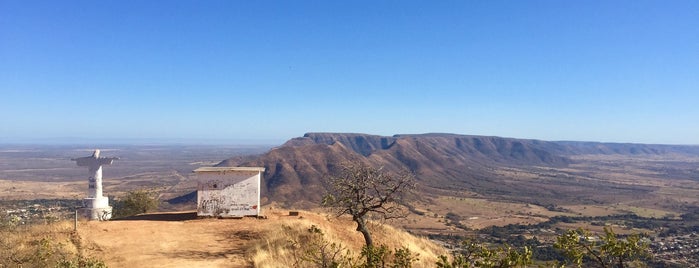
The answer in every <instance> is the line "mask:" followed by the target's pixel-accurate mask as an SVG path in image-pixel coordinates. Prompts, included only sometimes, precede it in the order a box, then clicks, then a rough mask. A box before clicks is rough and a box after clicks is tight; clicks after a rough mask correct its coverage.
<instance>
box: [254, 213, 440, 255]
mask: <svg viewBox="0 0 699 268" xmlns="http://www.w3.org/2000/svg"><path fill="white" fill-rule="evenodd" d="M349 223H352V222H351V221H350V220H349V219H347V218H344V217H343V218H340V219H332V220H329V219H327V218H325V217H324V216H321V215H317V214H311V213H304V217H303V218H291V219H286V220H280V224H281V225H278V226H277V227H275V228H273V229H272V230H270V231H268V232H265V234H264V235H263V237H262V238H261V239H260V240H259V241H258V242H257V243H256V245H255V246H253V247H252V248H251V249H250V259H251V261H252V264H253V265H254V266H255V267H338V266H336V265H339V267H434V263H435V262H436V261H437V256H439V255H444V254H447V251H446V250H445V249H444V248H442V247H440V246H438V245H436V244H434V243H433V242H431V241H429V240H427V239H425V238H419V237H415V236H413V235H410V234H408V233H406V232H405V231H402V230H398V229H395V228H393V227H391V226H388V225H383V224H374V223H373V222H368V223H369V228H370V229H371V230H372V232H373V233H375V236H376V239H377V240H376V241H380V242H381V245H379V246H375V247H372V248H367V247H366V245H365V244H364V242H363V241H362V239H361V236H358V235H357V233H356V231H354V230H353V228H351V227H350V226H348V224H349ZM275 224H276V223H275ZM353 234H354V235H353ZM391 249H393V250H391ZM367 259H369V260H370V261H367Z"/></svg>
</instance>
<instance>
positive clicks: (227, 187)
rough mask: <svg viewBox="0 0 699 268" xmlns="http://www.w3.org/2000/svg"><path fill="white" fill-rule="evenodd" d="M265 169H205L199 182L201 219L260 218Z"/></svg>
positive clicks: (198, 203) (199, 172)
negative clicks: (203, 217) (207, 217)
mask: <svg viewBox="0 0 699 268" xmlns="http://www.w3.org/2000/svg"><path fill="white" fill-rule="evenodd" d="M264 171H265V168H263V167H201V168H198V169H196V170H194V173H195V174H196V179H197V216H212V217H224V218H237V217H244V216H259V215H260V189H261V188H260V183H261V181H262V173H263V172H264Z"/></svg>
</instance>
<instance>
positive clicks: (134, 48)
mask: <svg viewBox="0 0 699 268" xmlns="http://www.w3.org/2000/svg"><path fill="white" fill-rule="evenodd" d="M321 131H329V132H360V133H370V134H380V135H392V134H399V133H401V134H402V133H426V132H448V133H459V134H475V135H494V136H505V137H516V138H535V139H544V140H584V141H614V142H643V143H669V144H699V1H674V0H673V1H638V0H633V1H606V0H605V1H558V0H555V1H553V0H552V1H342V2H341V1H278V2H277V1H274V2H268V1H19V0H0V142H1V141H2V140H3V139H4V140H5V141H13V140H33V139H52V138H62V137H77V138H88V139H156V140H157V139H163V140H171V139H188V140H233V141H236V140H239V141H248V142H255V141H273V142H282V141H283V140H286V139H289V138H292V137H296V136H301V135H303V134H304V133H305V132H321Z"/></svg>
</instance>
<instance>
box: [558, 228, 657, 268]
mask: <svg viewBox="0 0 699 268" xmlns="http://www.w3.org/2000/svg"><path fill="white" fill-rule="evenodd" d="M648 245H649V242H648V241H645V240H643V239H642V237H641V236H640V235H638V234H634V235H629V236H627V237H625V238H620V237H617V235H616V234H615V233H614V231H613V230H612V229H611V228H606V227H605V228H604V235H599V236H593V235H592V234H591V233H590V232H589V231H587V230H583V229H577V230H569V231H568V232H566V233H565V234H563V235H561V236H559V237H558V238H557V239H556V244H555V246H556V247H557V248H559V249H561V250H562V251H563V253H564V255H565V256H566V258H567V263H570V264H574V265H576V266H577V267H583V264H584V265H585V266H586V267H590V266H596V267H601V268H606V267H618V268H624V267H628V266H629V264H630V263H634V262H636V261H638V260H640V259H641V258H643V257H647V256H649V252H648Z"/></svg>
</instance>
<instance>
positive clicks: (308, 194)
mask: <svg viewBox="0 0 699 268" xmlns="http://www.w3.org/2000/svg"><path fill="white" fill-rule="evenodd" d="M664 153H694V154H696V155H699V147H692V146H668V145H644V144H614V143H594V142H549V141H540V140H527V139H512V138H501V137H486V136H468V135H455V134H420V135H394V136H377V135H366V134H355V133H308V134H305V135H304V136H303V137H299V138H294V139H291V140H289V141H287V142H286V143H285V144H283V145H282V146H279V147H277V148H274V149H272V150H270V151H269V152H267V153H265V154H263V155H260V156H259V157H257V158H252V159H245V158H231V159H228V160H225V161H223V162H221V163H220V164H219V165H221V166H238V165H240V166H263V167H265V168H267V171H266V172H265V175H264V186H263V193H264V195H265V196H267V197H268V198H269V201H276V202H279V203H283V204H293V205H295V206H300V207H311V206H315V205H317V204H318V202H319V200H320V199H321V197H322V195H323V193H324V192H325V187H326V186H327V185H326V179H327V178H328V177H329V176H331V175H332V174H334V173H335V172H336V171H337V168H338V167H339V166H340V165H342V164H343V163H346V162H361V163H365V164H368V165H372V166H375V167H383V169H384V170H386V171H389V172H398V171H401V170H405V169H407V170H410V171H412V172H414V173H415V175H416V177H417V179H418V182H419V184H420V185H421V186H422V187H423V189H449V190H457V191H462V190H465V189H467V190H470V191H476V192H480V193H498V194H502V195H513V194H514V195H516V194H517V193H519V192H521V191H537V189H538V188H546V186H545V185H539V186H537V185H533V184H532V185H529V186H528V188H527V189H526V190H525V188H523V186H522V185H515V184H511V183H503V182H504V181H507V180H509V179H511V178H508V177H507V175H503V174H502V173H501V172H498V170H500V169H503V168H508V167H514V168H527V169H529V168H536V167H556V168H560V167H566V166H567V165H569V164H570V163H571V162H572V160H571V159H570V158H569V157H570V156H571V155H578V154H634V155H638V154H664ZM564 183H568V182H564ZM552 194H555V193H552Z"/></svg>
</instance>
